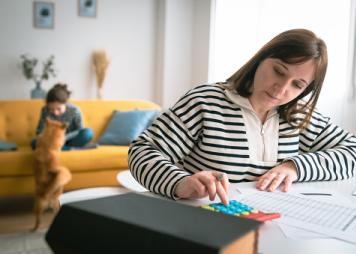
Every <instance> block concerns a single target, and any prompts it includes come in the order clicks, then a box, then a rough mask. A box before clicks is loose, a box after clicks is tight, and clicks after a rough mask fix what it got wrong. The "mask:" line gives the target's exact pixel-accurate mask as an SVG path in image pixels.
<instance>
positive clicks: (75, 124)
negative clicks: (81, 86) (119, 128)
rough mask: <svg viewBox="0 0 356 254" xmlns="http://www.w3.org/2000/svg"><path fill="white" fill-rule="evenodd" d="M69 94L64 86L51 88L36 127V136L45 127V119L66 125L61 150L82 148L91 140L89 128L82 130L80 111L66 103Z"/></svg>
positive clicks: (33, 144) (58, 85)
mask: <svg viewBox="0 0 356 254" xmlns="http://www.w3.org/2000/svg"><path fill="white" fill-rule="evenodd" d="M70 94H71V92H70V91H68V89H67V85H66V84H56V85H55V86H54V87H52V88H51V89H50V90H49V91H48V93H47V97H46V105H45V106H44V107H43V108H42V111H41V117H40V120H39V123H38V126H37V130H36V135H38V134H40V133H41V132H42V130H43V128H44V126H45V122H46V118H47V117H49V118H50V119H53V120H57V121H60V122H63V123H67V125H68V128H67V130H66V142H65V144H64V146H63V147H62V150H71V149H75V148H81V147H82V148H84V147H86V146H87V144H88V143H89V142H90V141H91V139H92V138H93V131H92V129H90V128H83V121H82V115H81V112H80V109H79V108H78V107H77V106H75V105H73V104H70V103H68V99H69V96H70ZM36 143H37V142H36V139H34V140H32V142H31V147H32V149H35V148H36Z"/></svg>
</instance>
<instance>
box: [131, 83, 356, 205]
mask: <svg viewBox="0 0 356 254" xmlns="http://www.w3.org/2000/svg"><path fill="white" fill-rule="evenodd" d="M278 128H279V135H278V155H277V161H275V162H274V163H272V164H271V163H264V162H259V161H252V160H251V159H250V155H249V149H250V148H249V146H248V139H247V133H246V126H245V122H244V118H243V114H242V111H241V108H240V107H239V106H238V105H237V104H236V103H234V102H232V101H231V100H230V99H229V98H228V97H227V96H226V93H225V88H224V87H222V86H221V85H218V84H214V85H202V86H199V87H196V88H194V89H192V90H190V91H189V92H188V93H187V94H185V95H184V96H183V97H182V98H181V99H180V100H179V101H178V102H177V103H176V104H175V105H174V106H173V107H172V108H170V109H169V110H167V111H166V112H164V113H163V114H162V115H161V116H160V117H159V118H157V119H156V121H155V122H154V123H153V125H152V126H151V127H150V128H149V129H147V130H146V131H145V132H144V133H143V134H142V135H140V136H139V137H138V138H137V139H136V140H135V141H134V142H133V143H132V144H131V146H130V149H129V166H130V170H131V173H132V175H133V176H134V177H135V179H136V180H137V181H139V182H140V183H141V184H142V185H143V186H145V187H146V188H147V189H149V190H150V191H152V192H155V193H159V194H162V195H165V196H169V197H172V198H174V195H173V194H174V193H173V191H174V188H175V186H176V184H177V183H178V182H179V181H180V180H181V179H182V178H183V177H186V176H188V175H191V174H194V173H196V172H199V171H201V170H216V171H220V172H224V173H226V174H227V175H228V178H229V181H230V182H232V183H238V182H244V181H253V180H256V178H257V177H259V176H261V175H263V174H264V173H265V172H266V171H267V170H269V169H271V168H272V167H273V166H276V165H277V164H278V163H280V162H282V161H284V160H286V159H288V160H292V161H294V163H295V164H296V166H297V169H298V181H316V180H319V181H320V180H327V181H328V180H340V179H345V178H349V177H351V176H353V175H354V174H355V170H356V166H355V164H356V138H355V136H353V135H351V134H350V133H348V132H346V131H344V130H342V129H341V128H339V127H338V126H336V125H334V124H332V123H331V122H330V121H329V118H326V117H323V116H322V115H321V114H320V113H318V112H316V111H315V112H313V114H312V119H311V122H310V124H309V126H308V127H307V128H306V129H304V130H302V131H299V130H297V129H294V128H292V126H290V125H289V124H288V123H287V122H286V121H285V120H283V119H281V118H280V119H279V127H278Z"/></svg>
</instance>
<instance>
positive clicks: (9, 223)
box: [0, 196, 55, 234]
mask: <svg viewBox="0 0 356 254" xmlns="http://www.w3.org/2000/svg"><path fill="white" fill-rule="evenodd" d="M33 201H34V200H33V197H31V196H20V197H18V196H17V197H7V198H0V234H8V233H17V232H26V231H30V230H31V229H32V228H33V226H34V223H35V216H34V214H33ZM54 216H55V213H54V212H51V211H48V212H45V213H44V215H43V216H42V221H41V225H40V229H48V227H49V226H50V224H51V222H52V220H53V218H54Z"/></svg>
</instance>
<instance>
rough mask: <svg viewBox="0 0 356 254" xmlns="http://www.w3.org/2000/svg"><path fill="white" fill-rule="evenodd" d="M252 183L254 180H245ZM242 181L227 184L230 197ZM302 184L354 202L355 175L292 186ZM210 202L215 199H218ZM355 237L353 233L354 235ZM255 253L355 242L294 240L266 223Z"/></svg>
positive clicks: (300, 251) (287, 253)
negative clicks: (339, 179) (338, 179)
mask: <svg viewBox="0 0 356 254" xmlns="http://www.w3.org/2000/svg"><path fill="white" fill-rule="evenodd" d="M246 184H254V183H246ZM239 185H244V183H243V184H230V193H229V196H230V198H233V196H234V195H236V194H234V193H233V190H234V189H236V187H237V186H239ZM302 187H306V188H307V187H312V188H317V189H322V190H325V189H326V190H328V191H333V192H337V193H338V194H340V195H342V196H343V197H346V198H348V199H349V200H351V202H353V203H354V204H356V196H352V195H351V193H352V191H353V190H354V189H355V188H356V177H354V178H352V179H349V180H344V181H334V182H309V183H296V184H293V186H292V188H293V189H298V188H302ZM144 194H145V195H149V196H156V197H157V195H155V194H153V193H144ZM179 202H182V203H184V204H188V205H193V206H199V205H203V204H206V203H211V202H212V201H209V200H208V199H207V198H205V199H201V200H180V201H179ZM213 202H219V200H218V199H216V200H214V201H213ZM355 237H356V235H355ZM258 253H259V254H282V253H283V254H319V253H321V254H335V253H336V254H356V245H353V244H350V243H347V242H344V241H341V240H336V239H330V238H325V239H309V240H294V239H288V238H286V237H285V235H284V234H283V232H282V231H281V229H280V228H279V226H278V225H276V224H274V223H271V222H266V223H265V224H264V225H262V226H261V227H260V230H259V243H258Z"/></svg>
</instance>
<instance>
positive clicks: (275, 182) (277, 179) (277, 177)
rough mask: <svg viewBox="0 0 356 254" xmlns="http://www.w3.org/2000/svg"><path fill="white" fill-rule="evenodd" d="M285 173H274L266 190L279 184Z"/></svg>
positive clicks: (272, 188)
mask: <svg viewBox="0 0 356 254" xmlns="http://www.w3.org/2000/svg"><path fill="white" fill-rule="evenodd" d="M285 177H286V175H284V174H276V175H275V177H274V178H273V180H272V181H271V183H270V184H269V186H268V188H267V190H268V191H274V190H275V189H277V188H278V187H279V185H281V183H282V182H283V180H284V179H285Z"/></svg>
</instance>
